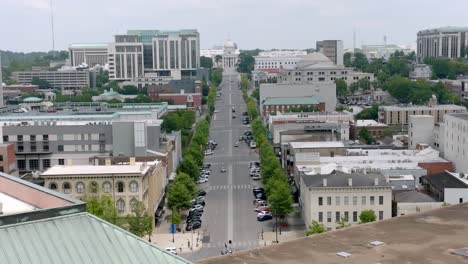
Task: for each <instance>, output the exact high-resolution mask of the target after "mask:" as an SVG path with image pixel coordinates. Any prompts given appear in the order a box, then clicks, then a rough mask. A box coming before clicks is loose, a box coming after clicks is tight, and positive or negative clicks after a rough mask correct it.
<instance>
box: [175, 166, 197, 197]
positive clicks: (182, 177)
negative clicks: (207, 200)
mask: <svg viewBox="0 0 468 264" xmlns="http://www.w3.org/2000/svg"><path fill="white" fill-rule="evenodd" d="M174 182H177V183H181V184H183V185H184V186H185V188H186V189H187V191H188V192H189V194H190V196H191V197H195V195H196V194H197V185H196V184H195V182H194V181H193V180H192V178H190V176H189V175H188V174H186V173H183V172H181V173H178V174H177V175H176V176H175V178H174Z"/></svg>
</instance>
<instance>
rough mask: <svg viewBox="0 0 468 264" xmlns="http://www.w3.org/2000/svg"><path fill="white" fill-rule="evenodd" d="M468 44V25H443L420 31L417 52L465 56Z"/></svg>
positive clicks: (425, 55)
mask: <svg viewBox="0 0 468 264" xmlns="http://www.w3.org/2000/svg"><path fill="white" fill-rule="evenodd" d="M467 45H468V27H442V28H435V29H426V30H421V31H419V32H418V40H417V53H418V58H419V59H420V60H424V59H425V58H427V57H445V58H460V57H464V56H465V53H466V48H467Z"/></svg>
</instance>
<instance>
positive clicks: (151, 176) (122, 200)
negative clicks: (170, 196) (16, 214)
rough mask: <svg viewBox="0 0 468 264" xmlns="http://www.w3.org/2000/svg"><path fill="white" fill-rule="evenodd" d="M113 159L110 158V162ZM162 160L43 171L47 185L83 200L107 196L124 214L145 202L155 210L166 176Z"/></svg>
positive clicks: (147, 206)
mask: <svg viewBox="0 0 468 264" xmlns="http://www.w3.org/2000/svg"><path fill="white" fill-rule="evenodd" d="M109 162H110V161H109ZM164 169H165V168H164V167H163V164H162V162H161V161H159V160H154V161H151V162H135V159H134V158H133V159H132V158H131V159H130V162H129V163H127V164H119V165H110V164H109V165H104V166H102V165H71V166H67V165H57V166H53V167H52V168H50V169H48V170H47V171H45V172H43V173H41V175H40V177H41V178H43V179H44V185H45V187H47V188H49V189H51V190H54V191H57V192H61V193H65V194H68V195H70V196H72V197H73V198H76V199H80V198H82V197H83V196H86V195H108V196H110V197H111V198H112V200H113V201H115V205H116V207H117V211H118V212H119V213H120V214H121V215H128V214H132V207H133V205H134V204H135V203H136V202H137V201H139V202H143V203H144V204H145V206H146V208H147V209H148V211H150V212H152V213H155V212H156V209H157V208H158V206H159V204H160V202H161V201H162V200H163V196H164V189H165V187H166V185H167V180H168V179H167V178H166V175H165V174H164Z"/></svg>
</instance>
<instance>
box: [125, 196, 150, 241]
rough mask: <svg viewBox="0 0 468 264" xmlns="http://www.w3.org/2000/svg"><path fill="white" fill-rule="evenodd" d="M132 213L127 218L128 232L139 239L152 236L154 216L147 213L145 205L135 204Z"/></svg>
mask: <svg viewBox="0 0 468 264" xmlns="http://www.w3.org/2000/svg"><path fill="white" fill-rule="evenodd" d="M132 213H133V214H131V215H128V216H127V224H128V231H130V232H131V233H132V234H134V235H136V236H139V237H142V236H144V235H150V234H151V233H152V232H153V216H152V215H151V214H149V213H148V212H147V211H146V208H145V204H144V203H143V202H141V201H137V202H135V203H134V204H133V206H132Z"/></svg>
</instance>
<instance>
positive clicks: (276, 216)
mask: <svg viewBox="0 0 468 264" xmlns="http://www.w3.org/2000/svg"><path fill="white" fill-rule="evenodd" d="M275 218H276V225H275V226H276V243H278V242H279V241H278V216H275Z"/></svg>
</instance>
